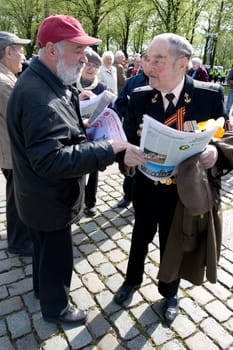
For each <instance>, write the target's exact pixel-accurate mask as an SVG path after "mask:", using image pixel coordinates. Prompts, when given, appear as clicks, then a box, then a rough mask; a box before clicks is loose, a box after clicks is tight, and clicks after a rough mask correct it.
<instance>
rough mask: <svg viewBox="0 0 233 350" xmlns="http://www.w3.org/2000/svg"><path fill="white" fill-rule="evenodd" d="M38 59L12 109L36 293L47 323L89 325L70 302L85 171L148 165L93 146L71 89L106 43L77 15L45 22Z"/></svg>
mask: <svg viewBox="0 0 233 350" xmlns="http://www.w3.org/2000/svg"><path fill="white" fill-rule="evenodd" d="M37 39H38V44H39V47H40V50H39V56H38V57H33V59H32V60H31V63H30V65H29V67H28V68H27V69H26V71H25V72H24V74H22V75H21V76H20V78H19V79H18V81H17V84H16V86H15V88H14V91H13V93H12V95H11V98H10V101H9V105H8V130H9V135H10V139H11V145H12V156H13V163H14V168H15V192H16V203H17V206H18V211H19V215H20V217H21V219H22V221H23V222H24V223H25V224H26V225H27V226H28V227H30V231H31V236H32V239H33V244H34V256H33V288H34V293H35V296H36V297H38V298H39V299H40V305H41V312H42V315H43V318H44V319H45V320H46V321H49V322H54V323H70V324H76V325H79V324H83V323H84V322H85V320H86V313H85V312H84V311H83V310H80V309H78V308H76V307H72V306H71V305H70V304H69V288H70V283H71V276H72V268H73V253H72V236H71V224H72V222H74V221H75V222H76V221H77V218H78V216H79V212H80V209H81V207H82V203H83V195H84V188H85V174H88V173H91V172H95V171H98V170H104V169H105V168H106V167H107V166H108V165H110V164H112V163H113V162H114V160H115V157H116V154H118V153H120V152H123V151H124V152H125V155H124V161H125V163H126V165H127V166H134V165H136V164H140V163H143V162H144V158H143V155H142V152H141V151H140V150H139V149H138V147H136V146H133V145H130V144H129V143H127V142H126V141H118V140H109V141H99V142H87V140H86V134H85V129H84V126H83V123H82V119H81V116H80V112H79V109H78V101H77V99H78V95H77V93H76V91H74V88H72V84H73V83H74V82H75V81H76V80H77V77H78V75H79V74H80V70H81V68H82V67H83V65H84V64H85V63H86V62H87V59H86V56H85V53H84V50H85V48H86V47H87V46H88V45H92V44H98V43H100V40H99V39H96V38H93V37H91V36H89V35H87V34H86V33H85V32H84V30H83V28H82V26H81V24H80V23H79V22H78V21H77V20H76V19H75V18H73V17H70V16H66V15H54V16H50V17H48V18H46V19H45V20H44V21H43V22H42V24H41V25H40V27H39V30H38V34H37Z"/></svg>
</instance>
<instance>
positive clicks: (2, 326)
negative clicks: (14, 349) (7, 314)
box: [0, 320, 7, 337]
mask: <svg viewBox="0 0 233 350" xmlns="http://www.w3.org/2000/svg"><path fill="white" fill-rule="evenodd" d="M6 332H7V329H6V323H5V321H4V320H0V337H2V336H3V335H6Z"/></svg>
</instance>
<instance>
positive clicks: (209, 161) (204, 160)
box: [200, 145, 218, 169]
mask: <svg viewBox="0 0 233 350" xmlns="http://www.w3.org/2000/svg"><path fill="white" fill-rule="evenodd" d="M217 159H218V151H217V148H216V147H215V146H213V145H207V146H206V148H205V150H204V151H203V152H202V153H201V154H200V162H201V164H202V166H203V168H204V169H210V168H212V167H213V166H214V165H215V163H216V161H217Z"/></svg>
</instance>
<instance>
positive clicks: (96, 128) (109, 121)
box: [87, 108, 127, 141]
mask: <svg viewBox="0 0 233 350" xmlns="http://www.w3.org/2000/svg"><path fill="white" fill-rule="evenodd" d="M89 124H90V123H89ZM87 138H88V140H91V141H98V140H111V139H112V140H119V141H120V140H121V141H127V139H126V136H125V133H124V130H123V128H122V124H121V121H120V118H119V116H118V115H117V113H116V112H114V111H113V110H112V109H111V108H105V109H104V110H103V111H102V113H100V114H99V115H98V116H97V117H96V118H95V119H94V121H92V122H91V124H90V128H88V129H87Z"/></svg>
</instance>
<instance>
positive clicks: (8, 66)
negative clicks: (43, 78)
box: [0, 32, 32, 256]
mask: <svg viewBox="0 0 233 350" xmlns="http://www.w3.org/2000/svg"><path fill="white" fill-rule="evenodd" d="M29 43H30V40H29V39H20V38H19V37H18V36H17V35H15V34H13V33H9V32H0V101H1V102H0V168H1V169H2V173H3V175H4V176H5V178H6V219H7V243H8V252H9V253H12V254H18V255H23V256H31V255H32V241H31V239H30V237H29V232H28V228H27V226H26V225H25V224H24V223H23V222H22V221H21V220H20V218H19V216H18V213H17V210H16V206H15V199H14V184H13V170H12V159H11V150H10V140H9V136H8V132H7V125H6V108H7V103H8V99H9V96H10V94H11V92H12V89H13V87H14V85H15V83H16V79H17V78H16V74H18V73H19V72H21V71H22V64H23V62H24V61H25V56H24V54H23V49H24V46H25V45H27V44H29Z"/></svg>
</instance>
